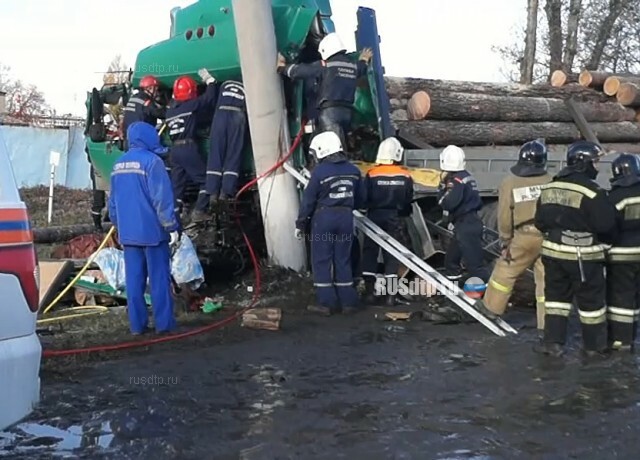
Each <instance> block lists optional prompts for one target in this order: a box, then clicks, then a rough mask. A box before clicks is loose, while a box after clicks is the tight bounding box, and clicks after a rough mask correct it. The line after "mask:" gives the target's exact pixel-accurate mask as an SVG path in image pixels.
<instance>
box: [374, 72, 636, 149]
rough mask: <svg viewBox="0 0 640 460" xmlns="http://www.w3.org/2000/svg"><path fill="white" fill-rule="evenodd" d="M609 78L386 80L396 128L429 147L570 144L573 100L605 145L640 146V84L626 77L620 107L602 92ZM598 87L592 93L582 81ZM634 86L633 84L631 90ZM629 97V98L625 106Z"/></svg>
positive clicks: (557, 75)
mask: <svg viewBox="0 0 640 460" xmlns="http://www.w3.org/2000/svg"><path fill="white" fill-rule="evenodd" d="M610 76H611V75H604V74H600V73H598V74H596V73H590V74H589V78H586V77H585V76H584V75H580V76H578V75H571V74H565V73H563V72H560V73H555V74H554V75H552V78H551V83H550V84H545V85H518V84H499V83H476V82H464V81H446V80H428V79H416V78H387V80H386V82H387V92H388V94H389V97H390V99H391V110H392V120H393V121H394V122H395V123H396V127H397V128H399V129H400V130H401V131H402V132H403V133H405V134H406V135H407V136H409V137H410V138H411V139H412V140H413V141H416V140H417V141H418V142H420V143H421V144H423V145H424V146H425V147H427V146H432V147H443V146H446V145H449V144H455V145H459V146H476V145H521V144H522V143H524V142H527V141H529V140H531V139H537V138H542V139H545V141H546V142H547V143H549V144H550V143H556V144H568V143H571V142H573V141H575V140H578V139H581V138H582V136H581V133H580V131H579V130H578V129H577V127H576V126H575V124H574V121H573V118H572V116H571V114H570V112H569V110H568V109H567V107H566V105H565V100H566V99H569V98H572V99H574V100H575V101H576V105H577V106H578V108H579V109H580V111H581V112H582V114H583V115H584V117H585V119H586V120H587V121H588V122H589V123H590V125H591V128H592V129H593V130H594V131H595V133H596V135H597V136H598V138H599V140H600V141H601V142H609V143H636V142H640V125H638V123H637V121H636V111H635V110H634V108H635V107H639V108H640V90H638V88H639V87H640V86H635V84H634V83H632V82H630V80H627V79H630V78H631V77H629V76H618V77H619V78H624V79H625V80H623V81H624V83H621V85H620V86H621V89H620V90H618V93H620V91H622V92H623V94H624V95H625V97H626V99H625V102H628V103H624V104H622V103H620V102H618V101H617V100H616V99H612V98H611V97H610V96H608V95H606V94H604V93H603V92H602V88H603V87H604V82H605V80H606V79H607V78H608V77H610ZM580 78H582V80H581V81H582V82H583V83H584V82H587V80H588V83H589V85H594V86H595V87H597V88H600V89H594V88H593V87H591V86H586V85H583V84H580V83H574V82H576V81H578V80H580ZM625 85H631V86H625ZM627 99H628V101H627Z"/></svg>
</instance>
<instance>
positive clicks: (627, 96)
mask: <svg viewBox="0 0 640 460" xmlns="http://www.w3.org/2000/svg"><path fill="white" fill-rule="evenodd" d="M616 99H617V100H618V102H619V103H620V104H622V105H624V106H627V107H638V106H640V90H639V89H638V87H637V86H636V85H634V84H633V83H622V84H621V85H620V88H618V92H617V93H616Z"/></svg>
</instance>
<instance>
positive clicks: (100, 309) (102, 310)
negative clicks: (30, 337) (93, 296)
mask: <svg viewBox="0 0 640 460" xmlns="http://www.w3.org/2000/svg"><path fill="white" fill-rule="evenodd" d="M78 310H98V311H90V312H86V313H74V314H73V315H64V316H56V317H55V318H46V319H39V320H38V321H36V324H38V325H41V324H46V323H54V322H56V321H64V320H67V319H71V318H80V317H82V316H91V315H98V314H101V313H106V312H107V311H109V308H107V307H103V306H101V305H85V306H83V307H71V308H65V309H64V311H78Z"/></svg>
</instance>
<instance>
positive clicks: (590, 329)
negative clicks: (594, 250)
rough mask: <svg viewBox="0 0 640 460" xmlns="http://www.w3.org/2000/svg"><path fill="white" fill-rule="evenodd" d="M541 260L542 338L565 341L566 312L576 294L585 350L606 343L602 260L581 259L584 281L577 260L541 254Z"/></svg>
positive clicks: (567, 318)
mask: <svg viewBox="0 0 640 460" xmlns="http://www.w3.org/2000/svg"><path fill="white" fill-rule="evenodd" d="M542 263H543V264H544V283H545V285H544V297H545V302H544V306H545V317H544V341H545V342H547V343H557V344H560V345H564V343H565V342H566V339H567V325H568V322H569V314H570V313H571V307H572V303H573V300H574V298H575V300H576V303H577V306H578V313H579V315H580V322H581V324H582V341H583V343H584V348H585V350H590V351H603V350H604V349H605V348H606V347H607V323H606V321H607V316H606V313H607V311H606V307H605V300H606V299H605V284H606V283H605V277H604V263H603V262H592V261H583V262H582V266H583V269H584V275H585V279H586V281H585V282H584V283H583V282H582V281H581V280H580V266H579V265H578V261H577V260H561V259H553V258H551V257H547V256H544V255H543V256H542Z"/></svg>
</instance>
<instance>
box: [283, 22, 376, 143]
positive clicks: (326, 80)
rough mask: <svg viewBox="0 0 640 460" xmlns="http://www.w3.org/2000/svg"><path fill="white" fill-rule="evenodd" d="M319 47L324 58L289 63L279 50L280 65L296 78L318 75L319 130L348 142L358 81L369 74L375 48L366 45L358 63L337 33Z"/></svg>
mask: <svg viewBox="0 0 640 460" xmlns="http://www.w3.org/2000/svg"><path fill="white" fill-rule="evenodd" d="M318 51H319V52H320V56H321V57H322V60H321V61H316V62H312V63H310V64H290V65H287V63H286V60H285V58H284V56H282V55H280V54H279V55H278V64H277V69H278V72H279V73H281V74H283V75H286V76H287V77H289V78H291V79H294V80H297V79H300V80H307V81H309V80H311V81H312V80H313V79H318V81H319V88H318V96H317V102H316V103H317V108H318V115H317V117H318V118H317V130H316V132H318V133H322V132H325V131H333V132H335V133H336V134H337V135H338V136H339V137H340V141H341V142H342V145H343V146H346V136H347V134H348V133H349V131H350V130H351V118H352V115H353V102H354V100H355V93H356V86H357V81H358V79H359V78H360V77H362V76H363V75H365V73H366V71H367V64H368V63H369V61H370V60H371V56H373V52H372V51H371V49H369V48H366V49H364V50H363V51H362V53H361V54H360V58H359V60H358V63H357V64H356V63H354V62H353V61H352V60H351V59H349V57H348V56H347V55H346V51H347V50H346V48H345V47H344V45H343V44H342V41H341V40H340V37H339V36H338V35H337V34H336V33H330V34H328V35H327V36H326V37H324V38H323V39H322V41H321V42H320V44H319V46H318Z"/></svg>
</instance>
